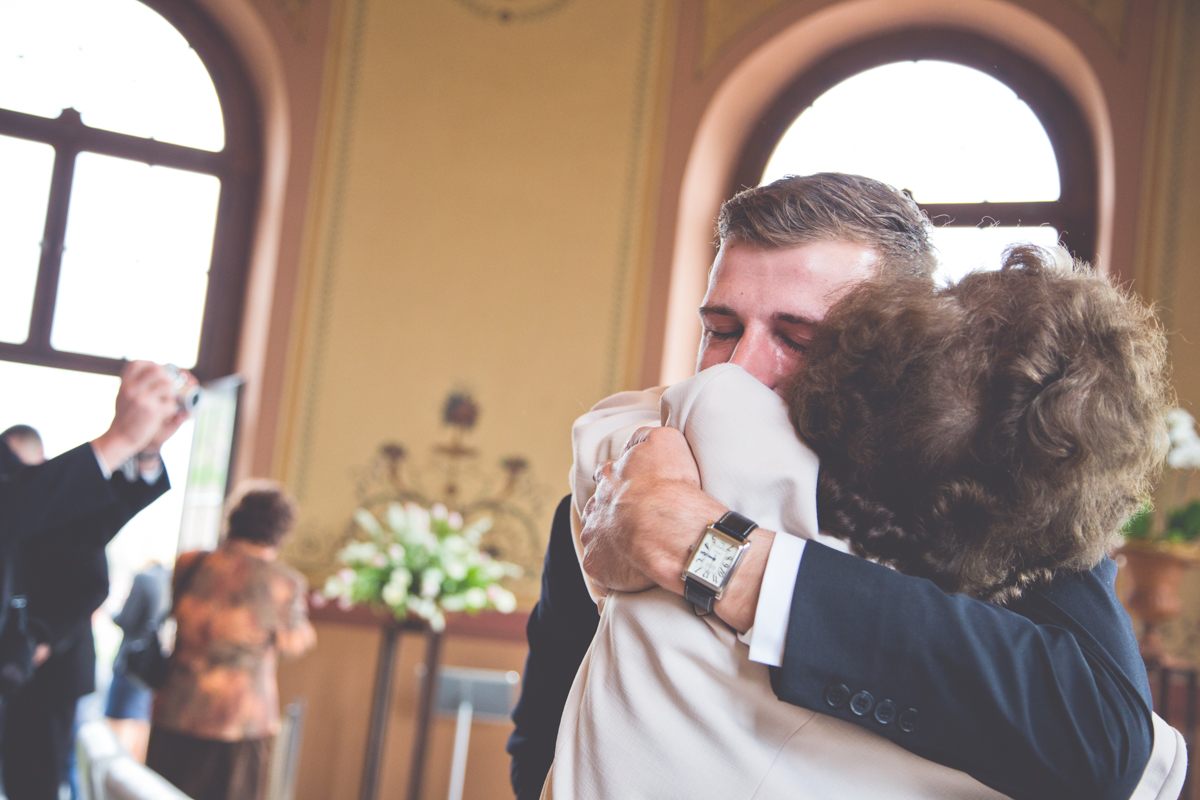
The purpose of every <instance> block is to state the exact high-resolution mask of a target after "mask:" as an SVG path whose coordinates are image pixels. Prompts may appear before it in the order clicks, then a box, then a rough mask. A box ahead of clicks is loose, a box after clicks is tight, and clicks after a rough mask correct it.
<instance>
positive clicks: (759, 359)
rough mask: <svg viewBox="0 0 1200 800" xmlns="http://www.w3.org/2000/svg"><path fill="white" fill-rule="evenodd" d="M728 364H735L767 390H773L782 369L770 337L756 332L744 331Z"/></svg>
mask: <svg viewBox="0 0 1200 800" xmlns="http://www.w3.org/2000/svg"><path fill="white" fill-rule="evenodd" d="M729 363H731V364H737V365H738V366H739V367H741V368H742V369H744V370H746V372H748V373H750V375H751V376H753V377H754V378H755V379H757V380H758V382H759V383H761V384H763V385H764V386H766V387H767V388H768V389H774V388H775V384H776V383H778V382H779V378H780V372H781V371H782V369H783V367H782V365H781V364H780V363H779V353H778V352H777V350H776V348H775V346H774V343H773V342H772V341H771V337H770V336H769V335H767V334H766V333H761V332H756V331H746V332H745V333H743V334H742V338H741V339H739V340H738V343H737V347H736V348H734V350H733V357H732V358H730V359H729Z"/></svg>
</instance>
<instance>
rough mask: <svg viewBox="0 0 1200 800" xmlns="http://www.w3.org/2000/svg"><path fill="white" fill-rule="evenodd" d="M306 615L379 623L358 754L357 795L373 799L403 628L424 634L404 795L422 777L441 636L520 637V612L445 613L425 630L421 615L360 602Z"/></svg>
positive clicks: (417, 789)
mask: <svg viewBox="0 0 1200 800" xmlns="http://www.w3.org/2000/svg"><path fill="white" fill-rule="evenodd" d="M309 617H310V619H312V621H313V622H324V623H335V624H341V625H358V626H364V627H372V628H378V629H379V631H380V642H379V657H378V659H377V660H376V662H375V684H374V688H373V689H372V690H371V717H370V721H369V722H368V724H367V744H366V753H365V754H364V756H363V771H362V780H361V782H360V784H359V792H358V797H359V800H377V798H378V797H379V777H380V770H381V769H382V767H383V750H384V745H385V743H386V741H387V726H388V717H389V712H390V710H391V707H392V685H393V682H394V678H395V672H396V657H397V655H398V654H399V652H400V636H401V634H402V633H406V632H407V633H423V634H424V635H425V637H426V648H425V676H426V678H425V680H424V681H423V682H422V685H421V696H420V698H419V699H418V702H417V718H416V722H415V725H416V730H415V732H414V733H415V735H414V737H413V749H412V762H411V764H410V769H409V773H408V791H407V792H406V793H405V797H406V800H420V798H421V785H422V783H423V781H424V777H425V761H426V757H427V755H428V749H429V730H430V727H431V725H432V721H433V705H434V703H433V701H434V698H435V697H436V696H437V694H436V693H437V674H438V667H439V665H440V663H441V653H442V640H443V639H444V638H445V637H446V636H475V637H481V638H487V639H501V640H504V641H517V642H523V641H525V621H526V617H525V615H524V614H498V613H496V612H484V613H482V614H478V615H476V616H470V615H467V614H450V615H448V616H447V618H446V630H445V631H444V632H442V633H435V632H434V631H432V630H430V629H429V626H428V625H426V624H425V622H424V621H423V620H407V621H405V622H398V621H396V619H394V618H393V617H392V616H391V615H389V614H387V613H386V612H381V611H375V610H373V609H370V608H364V607H355V608H351V609H346V610H343V609H340V608H336V607H334V606H330V605H325V606H316V605H313V606H312V609H311V611H310V614H309Z"/></svg>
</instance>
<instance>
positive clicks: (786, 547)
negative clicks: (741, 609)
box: [742, 533, 805, 667]
mask: <svg viewBox="0 0 1200 800" xmlns="http://www.w3.org/2000/svg"><path fill="white" fill-rule="evenodd" d="M804 544H805V540H804V539H801V538H800V537H799V536H792V535H791V534H787V533H776V534H775V541H774V542H772V544H771V554H770V555H769V556H767V568H766V571H765V572H764V573H763V581H762V588H761V589H759V592H758V606H757V607H756V608H755V610H754V627H753V628H751V629H750V630H748V631H746V633H745V634H744V637H745V638H743V639H742V641H743V642H746V639H747V638H748V639H749V641H748V642H747V644H749V645H750V660H751V661H756V662H758V663H759V664H766V665H767V666H768V667H781V666H783V646H784V643H785V642H786V641H787V630H788V622H789V621H790V620H791V617H792V595H793V594H795V592H796V578H797V575H798V574H799V572H800V559H802V558H803V557H804Z"/></svg>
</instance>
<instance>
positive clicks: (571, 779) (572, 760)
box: [542, 364, 1186, 800]
mask: <svg viewBox="0 0 1200 800" xmlns="http://www.w3.org/2000/svg"><path fill="white" fill-rule="evenodd" d="M658 424H666V425H670V426H672V427H675V428H678V429H679V430H680V431H682V432H683V434H684V436H685V437H686V438H687V441H688V443H689V444H690V446H691V448H692V453H693V455H694V456H695V458H696V462H697V465H698V467H699V471H700V476H701V483H702V486H703V488H704V490H705V491H706V492H707V493H709V494H710V495H712V496H713V497H715V498H716V499H718V500H720V501H721V502H722V503H724V504H725V505H727V506H729V507H731V508H736V509H738V511H739V512H741V513H743V514H745V515H746V516H748V517H750V518H751V519H754V520H756V521H758V522H759V524H761V525H762V526H763V527H764V528H766V529H768V530H774V531H780V532H782V531H786V532H788V533H790V534H792V535H796V536H802V537H804V538H807V539H819V540H821V541H822V542H823V543H825V544H829V545H830V546H834V547H837V548H838V549H841V550H843V551H845V550H846V545H845V543H844V542H842V541H840V540H836V539H832V538H831V537H826V536H823V535H821V534H819V533H818V531H817V516H816V480H817V467H818V462H817V458H816V455H815V454H814V453H813V452H812V451H811V450H809V449H808V448H807V447H806V446H804V445H803V444H802V443H801V442H800V441H799V439H798V438H797V437H796V436H795V434H794V433H793V432H792V428H791V425H790V423H789V421H788V418H787V409H786V407H785V405H784V403H783V401H782V400H781V399H780V398H779V396H778V395H776V394H775V393H774V392H772V391H771V390H769V389H767V388H766V387H765V386H763V385H762V384H761V383H759V382H758V381H757V380H755V379H754V378H752V377H751V376H750V375H749V374H747V373H746V372H745V371H744V370H742V369H741V368H740V367H738V366H735V365H732V364H724V365H720V366H716V367H712V368H710V369H708V370H705V371H704V372H702V373H700V374H698V375H696V376H694V377H692V378H689V379H688V380H686V381H683V382H682V383H679V384H676V385H675V386H673V387H671V388H669V389H666V390H663V389H653V390H649V391H646V392H625V393H622V394H619V395H615V396H613V397H611V398H608V399H607V400H605V401H602V402H601V403H599V404H597V405H596V407H595V408H593V409H592V411H590V412H589V413H587V414H585V415H584V416H582V417H580V419H579V420H578V421H577V422H576V423H575V426H574V429H573V444H574V448H575V464H574V466H573V469H572V473H571V485H572V494H573V502H572V530H573V533H574V534H575V547H576V552H577V553H578V554H579V555H580V557H581V559H582V552H583V551H582V546H581V545H580V542H579V532H580V529H581V524H580V519H579V514H580V512H581V511H582V509H583V506H584V504H586V502H587V500H588V498H590V497H591V495H592V494H593V493H594V492H595V483H594V481H593V480H592V474H593V472H594V471H595V468H596V466H597V465H599V464H600V463H601V462H603V461H606V460H609V459H613V458H617V457H619V455H620V453H621V451H622V450H623V448H624V446H625V443H626V442H627V441H628V439H629V437H630V435H631V434H632V433H633V432H634V431H635V430H636V429H637V428H639V427H642V426H646V425H658ZM585 580H587V579H586V576H585ZM588 589H589V591H590V592H591V593H592V597H593V599H595V600H597V602H598V605H599V609H600V625H599V628H598V629H597V632H596V637H595V639H594V640H593V642H592V645H591V648H590V649H589V650H588V652H587V654H586V655H585V657H584V660H583V663H582V665H581V666H580V668H579V672H578V673H577V674H576V676H575V681H574V684H573V685H572V687H571V692H570V694H569V696H568V698H567V704H566V708H565V709H564V712H563V717H562V722H561V724H560V726H559V733H558V740H557V744H556V748H555V761H554V764H553V766H552V767H551V771H550V774H549V776H548V777H547V780H546V784H545V788H544V790H543V795H542V796H543V798H554V800H572V799H575V800H593V799H595V800H638V798H646V799H647V800H650V798H654V800H662V799H664V798H680V800H697V798H709V797H712V798H722V800H741V799H742V798H745V799H746V800H750V799H751V798H778V797H788V798H797V799H803V800H818V799H820V798H828V799H829V800H845V799H846V798H859V797H862V798H880V799H881V800H886V799H892V800H918V799H919V800H930V799H931V798H947V799H948V800H949V799H950V798H954V800H976V799H978V800H984V799H985V798H987V799H988V800H993V799H998V798H1002V797H1004V795H1001V794H999V793H998V792H996V791H994V790H992V789H990V788H988V787H986V786H984V785H983V784H981V783H979V782H978V781H976V780H975V779H974V778H972V777H971V776H969V775H967V774H966V773H964V772H961V771H959V770H954V769H950V768H949V767H945V766H942V765H940V764H935V763H934V762H932V761H927V760H925V759H923V758H920V757H918V756H916V755H913V754H912V753H910V752H908V751H907V750H905V749H903V748H902V747H899V746H898V745H896V744H893V743H892V742H891V741H889V740H888V739H886V738H884V737H882V736H880V735H878V734H875V733H873V732H871V731H870V730H868V729H865V728H862V727H859V726H857V725H853V724H851V723H848V722H844V721H842V720H839V719H835V718H833V717H829V716H826V715H823V714H818V713H816V712H814V711H811V710H808V709H805V708H800V707H798V706H793V705H790V704H788V703H784V702H782V701H780V700H779V699H778V698H776V696H775V693H774V691H773V690H772V689H771V685H770V680H769V675H768V670H767V667H766V666H764V665H762V664H758V663H755V662H752V661H750V660H749V658H748V654H749V648H748V647H747V646H746V645H745V644H743V643H742V642H741V641H740V640H739V639H738V637H737V635H736V633H735V632H734V631H733V630H732V629H731V628H729V627H728V626H726V625H725V624H724V623H722V622H720V620H718V619H716V617H715V616H711V615H710V616H707V617H698V616H696V615H695V613H694V612H693V610H692V608H691V605H690V604H688V603H687V602H686V601H685V600H684V599H683V598H682V597H679V596H678V595H675V594H673V593H671V592H668V591H666V590H664V589H653V590H650V591H646V592H639V593H636V594H625V593H614V594H612V595H610V596H608V597H603V596H602V595H601V593H600V592H599V591H598V590H597V588H596V587H595V586H594V585H593V584H592V583H591V582H590V581H588ZM618 654H619V658H618ZM1156 724H1157V723H1156ZM1162 725H1163V726H1165V723H1162ZM1167 730H1170V729H1169V728H1168V729H1167ZM1172 733H1174V732H1173V731H1172ZM1176 736H1178V734H1176ZM1159 738H1165V737H1158V736H1156V744H1157V740H1158V739H1159ZM1170 743H1171V745H1172V747H1171V752H1170V755H1171V756H1174V755H1175V754H1176V742H1175V738H1174V737H1172V738H1171V742H1170ZM1181 743H1182V737H1179V745H1178V747H1179V748H1181V747H1182V744H1181ZM1157 749H1158V748H1157V747H1156V750H1157ZM1164 758H1166V754H1165V750H1164V754H1162V757H1160V758H1159V762H1163V760H1164ZM1151 762H1152V763H1151V766H1150V767H1147V773H1148V775H1149V774H1150V773H1151V772H1152V767H1155V760H1154V759H1153V758H1152V760H1151ZM1165 763H1166V764H1170V763H1171V762H1170V759H1169V758H1167V759H1166V762H1165ZM1185 763H1186V762H1185ZM1157 769H1158V772H1155V773H1154V776H1155V777H1154V778H1153V779H1152V781H1151V782H1152V783H1156V786H1155V787H1153V788H1154V791H1152V792H1151V793H1148V794H1144V795H1141V796H1144V797H1145V798H1157V797H1159V791H1158V789H1159V788H1162V784H1163V783H1165V782H1167V778H1166V776H1167V774H1174V772H1173V771H1172V770H1170V769H1165V770H1164V769H1163V764H1162V763H1159V764H1158V767H1157ZM1159 773H1162V774H1161V775H1159ZM1143 782H1145V779H1144V780H1143ZM1141 796H1139V795H1135V797H1139V800H1140V797H1141ZM1173 796H1174V795H1172V797H1173ZM1162 797H1164V798H1165V797H1166V795H1162Z"/></svg>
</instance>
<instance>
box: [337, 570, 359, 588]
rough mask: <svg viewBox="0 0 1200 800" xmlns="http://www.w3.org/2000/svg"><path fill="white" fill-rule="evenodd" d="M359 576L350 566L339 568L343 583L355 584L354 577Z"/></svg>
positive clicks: (338, 576) (338, 574) (339, 578)
mask: <svg viewBox="0 0 1200 800" xmlns="http://www.w3.org/2000/svg"><path fill="white" fill-rule="evenodd" d="M357 577H358V576H357V575H356V574H355V573H354V570H352V569H350V568H349V567H345V568H343V569H339V570H338V572H337V578H338V580H340V581H341V582H342V583H344V584H346V585H347V586H353V585H354V579H355V578H357Z"/></svg>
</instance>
